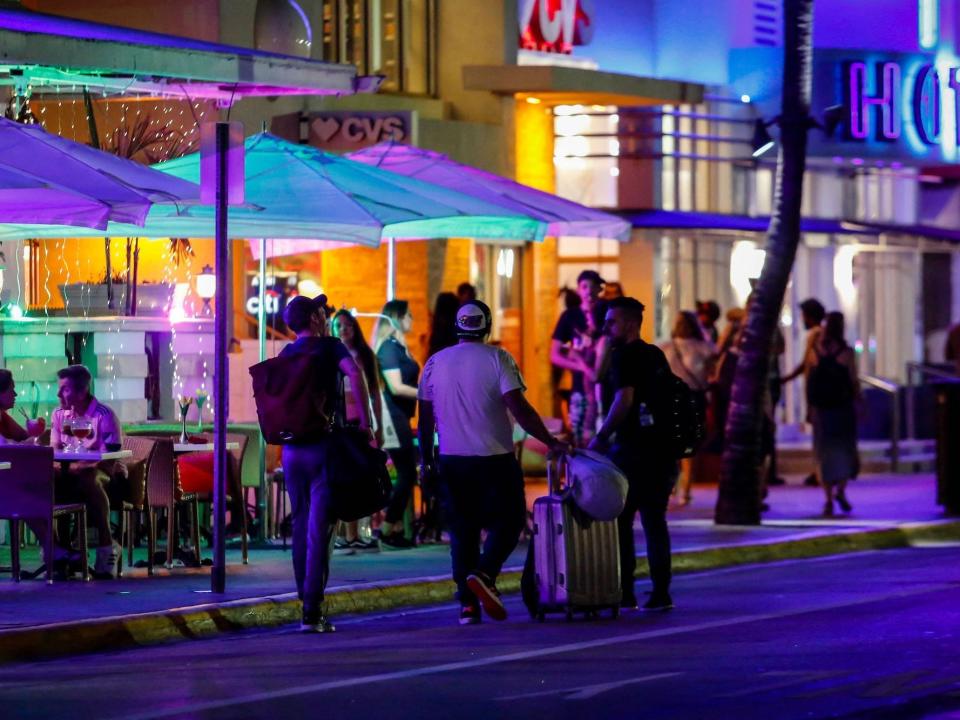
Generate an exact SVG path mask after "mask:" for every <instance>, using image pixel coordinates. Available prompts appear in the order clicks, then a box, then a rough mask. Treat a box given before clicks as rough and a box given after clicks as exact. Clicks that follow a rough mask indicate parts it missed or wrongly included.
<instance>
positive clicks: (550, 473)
mask: <svg viewBox="0 0 960 720" xmlns="http://www.w3.org/2000/svg"><path fill="white" fill-rule="evenodd" d="M565 466H566V462H565V460H564V459H563V458H561V459H560V460H558V461H555V462H554V461H549V462H548V463H547V480H548V483H549V491H550V494H549V495H547V496H546V497H542V498H538V499H537V500H536V501H534V503H533V541H532V542H533V561H534V574H535V581H536V588H537V593H538V601H537V605H536V609H535V610H531V614H533V615H534V616H535V617H536V619H537V620H539V621H541V622H542V621H543V620H544V616H545V615H546V614H547V613H557V612H563V613H566V616H567V619H568V620H571V619H573V615H574V613H576V612H583V613H584V614H586V615H588V616H595V615H596V614H597V613H598V612H599V611H601V610H610V611H611V613H612V615H613V617H617V616H618V615H619V614H620V598H621V592H622V590H621V587H620V547H619V543H618V540H617V521H616V520H609V521H599V520H589V521H587V522H586V523H581V521H580V520H578V517H575V516H580V515H581V514H580V513H576V512H575V510H574V509H573V508H572V507H571V504H570V502H568V501H565V500H564V499H563V498H562V496H561V477H560V476H561V474H562V473H563V471H564V470H565Z"/></svg>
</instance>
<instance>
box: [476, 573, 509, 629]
mask: <svg viewBox="0 0 960 720" xmlns="http://www.w3.org/2000/svg"><path fill="white" fill-rule="evenodd" d="M467 587H468V588H470V592H472V593H473V594H474V595H476V596H477V599H478V600H479V601H480V604H481V605H482V606H483V609H484V611H485V612H486V613H487V615H489V616H490V617H491V618H492V619H494V620H506V619H507V609H506V608H505V607H504V606H503V601H502V600H501V599H500V592H499V591H498V590H497V588H496V587H495V586H494V584H493V582H492V581H491V580H490V579H489V578H488V577H487V576H486V575H483V574H481V573H475V574H473V575H468V576H467Z"/></svg>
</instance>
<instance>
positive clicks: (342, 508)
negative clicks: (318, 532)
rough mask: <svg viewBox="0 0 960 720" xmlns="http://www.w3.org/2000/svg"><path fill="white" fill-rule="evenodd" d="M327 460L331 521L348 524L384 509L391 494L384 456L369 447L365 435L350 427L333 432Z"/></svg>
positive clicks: (366, 434)
mask: <svg viewBox="0 0 960 720" xmlns="http://www.w3.org/2000/svg"><path fill="white" fill-rule="evenodd" d="M328 458H329V463H330V464H329V470H330V472H329V473H328V476H327V477H328V482H329V487H330V505H331V507H332V511H333V516H334V517H336V518H337V519H339V520H343V521H344V522H351V521H353V520H359V519H360V518H363V517H367V516H368V515H373V514H374V513H376V512H379V511H380V510H383V508H385V507H386V505H387V503H388V502H389V501H390V494H391V493H392V492H393V486H392V484H391V483H390V474H389V473H388V472H387V454H386V453H385V452H384V451H383V450H380V449H378V448H375V447H373V446H371V445H370V434H369V433H367V432H363V431H361V430H359V429H357V428H352V427H336V428H334V429H333V430H332V432H331V438H330V444H329V455H328Z"/></svg>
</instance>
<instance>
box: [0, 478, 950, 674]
mask: <svg viewBox="0 0 960 720" xmlns="http://www.w3.org/2000/svg"><path fill="white" fill-rule="evenodd" d="M544 492H545V487H544V485H543V484H542V483H536V482H528V498H529V499H531V500H532V498H534V497H537V496H539V495H542V494H543V493H544ZM848 496H849V498H850V501H851V502H852V503H853V506H854V511H853V513H852V514H851V515H850V516H848V517H843V516H841V517H837V518H833V519H824V518H821V517H820V516H819V513H820V512H821V510H822V508H823V502H824V499H823V493H822V491H821V490H820V488H808V487H804V486H802V484H801V478H800V477H799V476H789V477H788V485H786V486H783V487H774V488H771V491H770V496H769V498H768V502H769V503H770V506H771V509H770V511H769V512H767V513H766V514H765V515H764V524H763V525H761V526H758V527H734V526H717V525H714V524H713V521H712V517H713V506H714V503H715V500H716V487H710V486H696V487H695V488H694V500H693V503H692V504H691V505H690V506H688V507H686V508H683V509H675V510H671V512H670V528H671V536H672V540H673V551H674V569H675V572H692V571H697V570H706V569H713V568H720V567H727V566H732V565H742V564H749V563H759V562H773V561H778V560H785V559H792V558H801V557H812V556H818V555H830V554H837V553H844V552H856V551H863V550H875V549H886V548H894V547H906V546H908V545H911V544H918V543H923V542H940V541H954V540H957V541H960V520H956V521H955V520H951V519H950V518H947V517H945V516H944V515H943V513H942V511H941V510H940V508H938V507H937V506H936V505H935V503H934V479H933V476H932V475H928V474H923V475H870V476H865V477H864V478H862V479H860V480H857V481H856V482H854V483H852V484H851V485H850V487H849V489H848ZM637 532H638V543H637V548H638V552H639V554H640V555H643V549H644V544H643V538H642V532H641V531H640V529H639V523H638V525H637ZM525 552H526V549H525V546H521V547H520V548H518V549H517V550H516V551H515V552H514V554H513V555H512V556H511V558H510V560H509V562H508V563H507V569H506V570H505V572H504V574H503V575H502V576H501V578H500V580H499V581H498V586H499V587H500V588H501V590H503V591H505V592H516V591H517V590H518V588H519V571H520V567H521V566H522V564H523V559H524V556H525ZM139 556H140V557H143V556H144V551H143V550H140V553H139ZM8 564H9V548H8V547H6V546H4V547H0V565H8ZM38 565H39V558H38V556H37V552H36V550H35V549H34V548H28V549H27V550H26V551H25V552H24V567H27V568H33V567H36V566H38ZM449 572H450V563H449V552H448V547H447V546H446V545H433V546H429V545H428V546H421V547H418V548H416V549H413V550H405V551H383V552H380V553H370V554H363V555H353V556H346V557H339V556H338V557H335V558H334V561H333V567H332V574H331V580H330V591H329V596H328V603H329V611H330V614H331V615H334V616H337V615H342V614H346V613H354V612H370V611H378V610H386V609H390V608H396V607H403V606H411V605H422V604H430V603H436V602H447V601H450V600H452V599H453V593H454V588H453V584H452V582H451V581H450V579H449ZM638 572H639V573H640V574H641V576H642V575H645V573H646V564H645V563H640V567H639V568H638ZM293 587H294V586H293V576H292V570H291V560H290V552H289V549H288V550H283V549H280V548H279V547H278V548H270V549H260V550H257V549H254V550H252V551H251V553H250V564H249V565H246V566H244V565H241V564H240V553H239V550H231V551H229V552H228V568H227V592H226V593H225V594H224V595H218V596H213V595H211V594H210V578H209V569H207V568H203V569H172V570H164V569H162V568H161V569H159V570H158V575H157V576H156V577H153V578H148V577H147V576H146V570H141V569H128V570H125V575H124V577H123V578H122V579H118V580H113V581H92V582H88V583H84V582H80V581H69V582H59V583H55V584H54V585H53V586H48V585H47V584H46V583H45V582H43V581H42V579H38V580H33V581H24V582H21V583H14V582H12V581H11V580H10V579H9V577H0V662H9V661H13V660H27V659H36V658H45V657H53V656H57V655H65V654H74V653H81V652H92V651H98V650H110V649H121V648H124V647H133V646H137V645H145V644H150V643H157V642H165V641H171V640H183V639H194V638H200V637H204V636H209V635H212V634H215V633H219V632H224V631H227V630H235V629H242V628H250V627H259V626H268V625H277V624H283V623H290V622H295V621H297V620H299V604H298V602H297V600H296V595H295V594H294V593H293V592H292V590H293ZM677 601H678V603H679V604H680V605H681V606H682V603H683V599H682V598H677Z"/></svg>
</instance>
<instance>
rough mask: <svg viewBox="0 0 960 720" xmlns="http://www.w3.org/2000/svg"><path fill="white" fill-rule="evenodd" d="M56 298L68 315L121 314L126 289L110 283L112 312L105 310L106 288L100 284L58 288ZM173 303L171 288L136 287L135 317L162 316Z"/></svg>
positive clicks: (160, 285) (82, 284)
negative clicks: (64, 307) (65, 307)
mask: <svg viewBox="0 0 960 720" xmlns="http://www.w3.org/2000/svg"><path fill="white" fill-rule="evenodd" d="M60 297H62V298H63V302H64V305H66V306H67V309H68V310H69V311H70V314H71V315H80V314H83V315H88V316H105V315H122V314H123V313H124V311H125V309H126V307H127V286H126V285H123V284H114V286H113V309H112V310H111V309H110V308H108V307H107V286H106V285H104V284H102V283H97V284H88V283H70V284H68V285H60ZM172 300H173V285H167V284H165V283H154V284H150V285H137V315H140V316H145V317H151V316H153V317H156V316H164V315H166V314H167V312H169V308H170V303H171V302H172Z"/></svg>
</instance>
